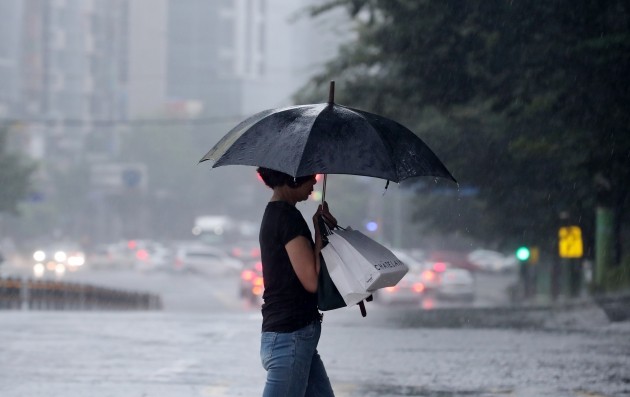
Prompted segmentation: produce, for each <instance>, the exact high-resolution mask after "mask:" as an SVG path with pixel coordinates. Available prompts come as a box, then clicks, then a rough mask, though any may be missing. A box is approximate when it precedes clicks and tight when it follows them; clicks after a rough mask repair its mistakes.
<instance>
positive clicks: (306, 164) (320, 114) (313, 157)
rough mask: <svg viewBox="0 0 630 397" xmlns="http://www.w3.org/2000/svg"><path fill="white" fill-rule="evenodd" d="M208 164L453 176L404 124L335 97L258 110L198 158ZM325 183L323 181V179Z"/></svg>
mask: <svg viewBox="0 0 630 397" xmlns="http://www.w3.org/2000/svg"><path fill="white" fill-rule="evenodd" d="M206 160H209V161H211V162H212V167H213V168H214V167H219V166H222V165H251V166H258V167H265V168H270V169H274V170H276V171H281V172H284V173H286V174H289V175H291V176H294V177H299V176H305V175H313V174H325V175H326V174H350V175H365V176H371V177H376V178H381V179H386V180H388V181H394V182H400V181H402V180H404V179H407V178H411V177H416V176H436V177H443V178H447V179H451V180H453V181H455V178H453V176H452V175H451V173H450V172H449V171H448V170H447V169H446V167H445V166H444V164H442V162H441V161H440V160H439V159H438V157H437V156H436V155H435V154H434V153H433V152H432V151H431V149H429V147H428V146H427V145H426V144H425V143H424V142H423V141H422V140H421V139H420V138H419V137H418V136H417V135H416V134H414V133H413V132H411V131H410V130H409V129H407V128H406V127H404V126H403V125H401V124H399V123H397V122H395V121H393V120H391V119H388V118H385V117H382V116H379V115H376V114H373V113H368V112H365V111H362V110H358V109H353V108H349V107H346V106H342V105H338V104H336V103H334V82H331V85H330V96H329V102H328V103H319V104H311V105H301V106H290V107H285V108H278V109H269V110H265V111H262V112H260V113H257V114H255V115H253V116H251V117H250V118H248V119H246V120H245V121H243V122H241V123H240V124H238V125H237V126H236V127H234V128H233V129H232V130H231V131H230V132H228V133H227V134H226V135H225V136H224V137H223V138H222V139H221V140H220V141H219V142H218V143H217V144H216V145H215V146H214V147H213V148H212V149H211V150H210V151H209V152H208V153H207V154H206V155H205V156H204V157H203V158H202V159H201V160H200V162H201V161H206ZM324 186H325V185H324Z"/></svg>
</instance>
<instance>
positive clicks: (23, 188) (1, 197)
mask: <svg viewBox="0 0 630 397" xmlns="http://www.w3.org/2000/svg"><path fill="white" fill-rule="evenodd" d="M8 132H9V127H8V126H7V125H4V126H2V125H0V212H7V213H11V214H18V212H19V211H18V205H19V203H20V202H21V201H22V200H24V199H25V198H26V197H27V195H28V193H29V188H30V177H31V174H32V173H33V171H34V170H35V167H34V166H33V165H31V164H27V163H26V162H25V161H23V159H22V158H21V157H20V156H18V155H17V154H14V153H9V152H8V147H7V139H8Z"/></svg>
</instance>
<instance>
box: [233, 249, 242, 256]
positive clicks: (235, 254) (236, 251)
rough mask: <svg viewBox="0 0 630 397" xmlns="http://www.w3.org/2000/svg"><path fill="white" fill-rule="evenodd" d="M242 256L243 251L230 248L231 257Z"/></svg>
mask: <svg viewBox="0 0 630 397" xmlns="http://www.w3.org/2000/svg"><path fill="white" fill-rule="evenodd" d="M241 255H243V251H242V250H241V249H240V248H232V256H235V257H237V258H240V257H241Z"/></svg>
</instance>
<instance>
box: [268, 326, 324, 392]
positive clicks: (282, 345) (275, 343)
mask: <svg viewBox="0 0 630 397" xmlns="http://www.w3.org/2000/svg"><path fill="white" fill-rule="evenodd" d="M321 332H322V325H321V323H320V322H319V321H314V322H313V323H311V324H309V325H307V326H306V327H304V328H301V329H299V330H297V331H295V332H289V333H278V332H263V333H262V335H261V343H260V359H261V361H262V365H263V367H264V368H265V370H266V371H267V383H266V384H265V390H264V392H263V397H303V396H304V397H330V396H333V397H334V395H335V394H334V393H333V390H332V387H331V386H330V380H329V379H328V375H327V374H326V369H325V368H324V363H323V362H322V359H321V358H320V357H319V354H318V353H317V343H318V342H319V336H320V334H321Z"/></svg>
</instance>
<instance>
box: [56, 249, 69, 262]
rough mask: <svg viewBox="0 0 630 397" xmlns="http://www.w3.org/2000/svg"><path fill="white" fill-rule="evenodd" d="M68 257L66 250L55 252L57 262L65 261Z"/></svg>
mask: <svg viewBox="0 0 630 397" xmlns="http://www.w3.org/2000/svg"><path fill="white" fill-rule="evenodd" d="M66 258H68V256H67V255H66V253H65V252H63V251H57V252H55V260H56V261H57V262H65V260H66Z"/></svg>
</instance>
